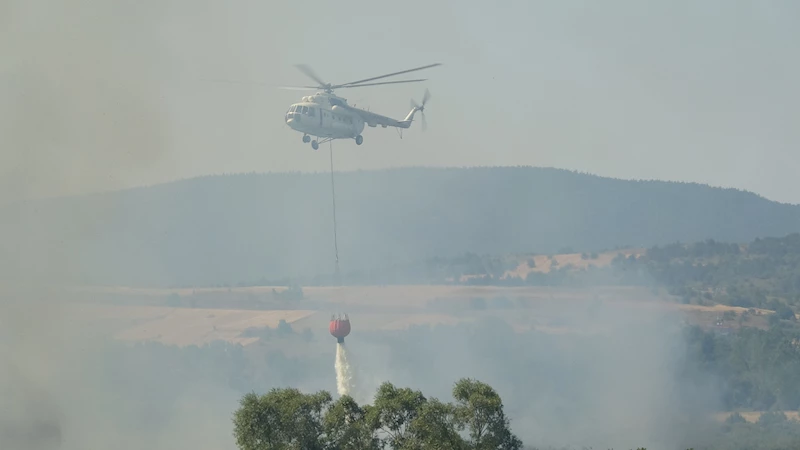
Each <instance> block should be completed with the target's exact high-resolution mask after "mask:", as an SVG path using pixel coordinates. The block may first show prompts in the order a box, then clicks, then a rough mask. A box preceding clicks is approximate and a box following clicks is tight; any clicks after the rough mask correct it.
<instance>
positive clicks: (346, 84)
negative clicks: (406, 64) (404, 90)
mask: <svg viewBox="0 0 800 450" xmlns="http://www.w3.org/2000/svg"><path fill="white" fill-rule="evenodd" d="M441 65H442V64H441V63H435V64H428V65H427V66H422V67H417V68H414V69H408V70H401V71H400V72H394V73H390V74H386V75H381V76H378V77H372V78H365V79H363V80H358V81H351V82H349V83H342V84H339V85H336V86H335V87H336V88H340V87H344V86H350V85H354V84H361V83H366V82H367V81H373V80H378V79H381V78H386V77H393V76H395V75H401V74H404V73H409V72H414V71H417V70H422V69H427V68H430V67H436V66H441Z"/></svg>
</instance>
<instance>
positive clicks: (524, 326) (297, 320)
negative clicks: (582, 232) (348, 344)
mask: <svg viewBox="0 0 800 450" xmlns="http://www.w3.org/2000/svg"><path fill="white" fill-rule="evenodd" d="M578 257H580V255H578ZM273 289H275V290H276V291H282V290H284V289H286V288H285V287H273V286H260V287H243V288H231V289H227V288H220V289H194V290H193V289H128V288H113V287H112V288H83V289H80V290H78V291H79V292H81V291H82V292H83V293H84V294H85V293H86V292H92V293H93V294H92V298H93V300H94V301H93V302H92V303H91V304H89V303H87V304H79V305H76V306H75V307H74V309H73V310H72V312H71V314H72V315H74V317H73V318H72V320H75V321H79V322H83V323H86V324H94V325H98V326H102V327H103V328H104V329H107V330H108V333H109V334H111V335H112V336H114V337H115V338H117V339H121V340H125V341H158V342H162V343H165V344H174V345H181V346H183V345H192V344H195V345H203V344H205V343H209V342H211V341H214V340H225V341H228V342H235V343H240V344H242V345H248V344H251V343H253V342H255V341H257V338H252V337H251V338H246V337H242V333H243V332H244V331H245V330H246V329H248V328H251V327H271V328H274V327H276V326H277V325H278V323H279V321H280V320H285V321H286V322H287V323H289V324H291V325H292V328H293V329H295V330H297V331H302V330H303V329H305V328H309V329H312V330H313V331H315V332H317V333H318V332H323V333H324V332H325V331H326V330H327V325H328V321H329V320H330V315H331V313H333V312H348V313H350V316H351V318H352V319H353V321H354V324H353V325H354V332H355V331H356V330H370V331H378V330H383V331H390V330H402V329H405V328H408V327H410V326H414V325H431V326H433V325H438V324H441V325H455V324H458V323H470V322H475V321H477V320H481V319H482V318H485V317H487V316H494V317H498V318H500V319H502V320H504V321H506V322H507V323H508V324H509V325H510V326H511V327H512V328H514V329H515V330H518V331H523V330H534V329H535V330H537V331H542V332H548V333H567V332H569V333H586V332H593V331H596V330H589V329H587V328H585V327H584V328H581V329H576V328H575V327H571V326H570V325H569V324H564V323H562V321H558V320H552V319H553V318H554V317H557V316H562V317H563V316H564V315H565V311H568V314H586V311H587V310H588V309H589V308H590V307H591V306H592V305H594V304H600V305H606V306H615V307H618V308H619V307H621V308H624V309H630V310H637V309H640V310H642V309H643V310H652V309H658V310H663V311H667V312H669V311H672V312H681V311H682V312H685V313H687V316H688V317H692V318H693V321H694V322H695V323H703V324H705V325H713V324H714V322H715V321H716V319H717V317H719V316H721V315H722V313H723V312H725V311H734V312H736V313H737V314H741V313H742V312H743V311H745V309H744V308H735V307H726V306H722V305H718V306H714V307H703V306H696V305H683V304H680V303H676V302H675V301H674V299H673V298H671V297H669V296H667V295H665V294H654V293H652V292H651V291H650V290H649V289H645V288H636V287H601V288H555V287H488V286H449V285H441V286H342V287H336V286H330V287H307V288H303V293H304V297H305V298H304V299H302V300H274V299H272V292H273ZM73 292H75V291H73ZM173 293H175V294H178V295H180V296H183V297H185V298H192V297H202V298H204V301H205V302H206V303H204V304H203V305H202V307H195V308H190V307H171V306H168V304H167V302H168V298H169V296H170V295H171V294H173ZM104 294H113V295H114V298H115V299H116V300H119V298H120V297H130V299H131V300H130V301H128V302H127V304H124V305H120V304H113V303H112V302H111V301H109V302H108V303H103V302H102V300H101V301H98V299H102V298H103V295H104ZM254 296H255V297H259V296H260V297H263V298H265V299H269V300H268V301H267V302H266V303H265V304H264V306H262V307H260V308H252V309H247V308H245V307H234V306H233V303H235V302H236V299H237V298H239V297H242V298H250V297H254ZM475 300H482V301H483V302H484V304H485V305H486V309H485V310H481V309H480V308H478V309H475V308H474V305H473V303H474V301H475ZM756 319H758V320H762V321H765V319H763V318H756ZM756 319H751V320H750V322H748V325H750V326H753V325H758V323H757V320H756Z"/></svg>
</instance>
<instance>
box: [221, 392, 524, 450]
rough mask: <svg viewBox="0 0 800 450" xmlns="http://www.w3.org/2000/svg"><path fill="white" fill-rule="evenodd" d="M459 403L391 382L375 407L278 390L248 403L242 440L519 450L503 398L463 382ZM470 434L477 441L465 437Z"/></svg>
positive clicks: (298, 445)
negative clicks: (426, 395) (448, 401)
mask: <svg viewBox="0 0 800 450" xmlns="http://www.w3.org/2000/svg"><path fill="white" fill-rule="evenodd" d="M453 393H454V394H455V395H456V400H457V401H456V403H455V404H453V403H446V402H442V401H440V400H438V399H436V398H430V399H429V398H426V397H425V396H424V395H423V394H422V392H420V391H416V390H413V389H410V388H398V387H396V386H394V385H393V384H391V383H389V382H385V383H383V384H382V385H381V386H380V387H379V388H378V391H377V393H376V395H375V401H374V404H373V405H364V406H359V405H358V404H357V403H356V401H355V400H353V398H352V397H350V396H347V395H345V396H342V397H341V398H339V399H338V400H336V401H335V402H333V401H332V399H331V395H330V394H329V393H327V392H325V391H319V392H317V393H314V394H303V393H301V392H300V391H298V390H297V389H290V388H287V389H272V390H271V391H269V392H268V393H266V394H264V395H262V396H258V395H256V394H255V393H249V394H247V395H245V396H244V397H243V398H242V399H241V404H240V407H239V409H238V410H237V411H236V412H235V414H234V419H233V423H234V436H235V438H236V444H237V446H238V447H239V448H240V449H241V450H295V449H296V450H300V449H303V450H383V449H391V450H423V449H448V450H484V449H501V450H519V449H521V448H522V442H521V441H520V440H519V439H517V437H516V436H514V435H513V434H512V433H511V431H510V429H509V428H508V419H507V418H506V417H505V415H504V414H503V403H502V401H501V400H500V397H499V395H497V393H496V392H495V391H494V389H492V388H491V387H490V386H488V385H487V384H484V383H481V382H479V381H475V380H470V379H463V380H460V381H459V382H458V383H456V385H455V388H454V390H453ZM465 430H466V431H467V432H468V434H469V439H468V440H467V439H465V438H464V437H463V436H462V434H461V433H462V432H463V431H465Z"/></svg>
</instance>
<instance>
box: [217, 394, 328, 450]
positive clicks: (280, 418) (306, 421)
mask: <svg viewBox="0 0 800 450" xmlns="http://www.w3.org/2000/svg"><path fill="white" fill-rule="evenodd" d="M331 400H332V399H331V394H330V393H328V392H326V391H319V392H317V393H314V394H303V393H301V392H300V391H299V390H297V389H272V390H270V391H269V392H268V393H266V394H264V395H262V396H260V397H259V396H258V395H256V394H255V393H249V394H246V395H245V396H244V397H243V398H242V400H241V407H240V408H239V409H238V410H237V411H236V413H235V414H234V419H233V423H234V432H233V434H234V437H235V438H236V445H238V446H239V448H240V449H242V450H271V449H276V450H277V449H281V450H284V449H285V450H289V449H292V450H324V449H325V446H324V443H323V442H322V439H321V437H322V436H323V430H324V427H323V416H324V412H325V410H326V409H327V407H328V406H329V405H330V403H331Z"/></svg>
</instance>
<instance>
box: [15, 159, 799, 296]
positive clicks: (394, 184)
mask: <svg viewBox="0 0 800 450" xmlns="http://www.w3.org/2000/svg"><path fill="white" fill-rule="evenodd" d="M336 206H337V220H338V236H339V254H340V260H341V265H342V270H353V269H356V268H363V267H370V266H372V265H374V264H376V263H378V262H381V263H385V262H386V261H387V260H389V261H415V260H420V259H424V258H426V257H432V256H444V257H447V256H453V255H457V254H462V253H464V252H475V253H490V254H505V253H512V252H557V251H560V250H561V249H563V248H565V247H570V248H572V249H574V250H575V251H595V250H603V249H610V248H614V247H617V246H643V247H650V246H654V245H660V244H668V243H672V242H675V241H682V242H691V241H702V240H705V239H709V238H711V239H716V240H719V241H727V242H746V241H750V240H752V239H754V238H756V237H764V236H783V235H786V234H789V233H791V232H796V231H798V230H800V207H798V206H793V205H785V204H779V203H776V202H772V201H769V200H767V199H764V198H762V197H759V196H757V195H755V194H752V193H748V192H743V191H737V190H732V189H718V188H711V187H708V186H703V185H697V184H688V183H673V182H656V181H623V180H616V179H609V178H602V177H598V176H591V175H585V174H579V173H575V172H569V171H564V170H557V169H546V168H530V167H517V168H473V169H455V168H453V169H416V168H413V169H396V170H381V171H359V172H349V173H339V174H337V175H336ZM0 239H2V243H0V246H1V247H0V250H2V256H0V264H4V265H6V267H5V268H3V267H0V269H2V271H3V273H6V274H9V273H13V271H10V270H9V269H13V268H14V267H18V265H19V264H27V266H28V267H27V269H28V270H30V268H31V267H36V268H38V269H42V270H49V271H50V272H59V273H61V274H63V273H64V272H65V270H66V271H67V272H68V273H69V274H70V275H74V276H80V277H82V281H85V282H93V283H94V282H104V283H123V284H155V283H159V284H167V285H176V284H183V285H201V284H214V283H224V282H234V283H235V282H237V281H239V280H253V279H259V278H260V277H267V278H270V279H274V278H277V277H282V276H286V275H289V276H291V275H294V274H304V275H308V274H313V273H329V272H331V271H332V270H333V261H334V254H333V250H334V248H333V229H332V208H331V180H330V175H329V174H327V173H319V174H243V175H228V176H212V177H202V178H195V179H190V180H184V181H178V182H173V183H168V184H163V185H157V186H153V187H147V188H137V189H131V190H126V191H121V192H113V193H105V194H97V195H90V196H81V197H71V198H60V199H51V200H47V201H41V202H37V203H35V204H28V205H24V206H19V205H17V206H14V207H6V208H4V210H3V211H2V214H0ZM42 275H43V276H44V275H45V273H42Z"/></svg>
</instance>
